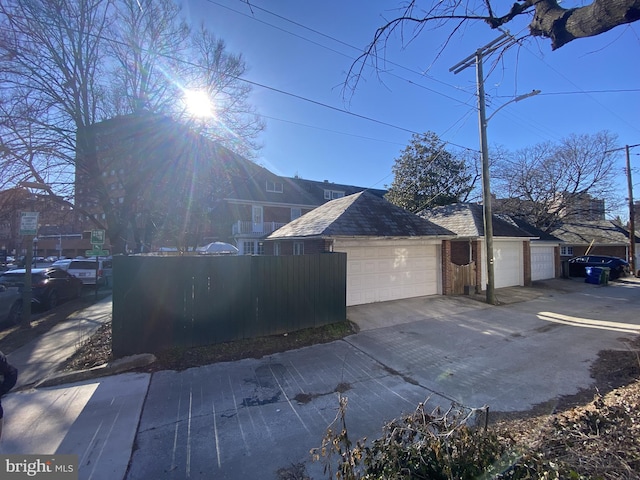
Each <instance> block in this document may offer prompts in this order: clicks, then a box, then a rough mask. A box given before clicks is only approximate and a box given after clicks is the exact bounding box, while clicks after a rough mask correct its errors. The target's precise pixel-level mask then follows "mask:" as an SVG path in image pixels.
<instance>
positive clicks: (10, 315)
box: [0, 283, 22, 325]
mask: <svg viewBox="0 0 640 480" xmlns="http://www.w3.org/2000/svg"><path fill="white" fill-rule="evenodd" d="M21 317H22V290H21V289H20V288H18V287H11V286H8V285H4V284H2V283H0V323H8V324H11V325H16V324H18V323H20V318H21Z"/></svg>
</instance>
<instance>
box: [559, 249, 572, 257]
mask: <svg viewBox="0 0 640 480" xmlns="http://www.w3.org/2000/svg"><path fill="white" fill-rule="evenodd" d="M560 255H561V256H563V257H573V247H570V246H564V247H560Z"/></svg>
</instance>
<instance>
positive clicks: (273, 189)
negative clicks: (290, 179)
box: [266, 180, 284, 193]
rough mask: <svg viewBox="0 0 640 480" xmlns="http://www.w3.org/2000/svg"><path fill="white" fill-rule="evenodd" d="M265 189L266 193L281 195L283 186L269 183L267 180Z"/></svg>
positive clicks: (279, 183)
mask: <svg viewBox="0 0 640 480" xmlns="http://www.w3.org/2000/svg"><path fill="white" fill-rule="evenodd" d="M266 189H267V192H272V193H283V192H284V185H283V184H282V182H274V181H271V180H267V181H266Z"/></svg>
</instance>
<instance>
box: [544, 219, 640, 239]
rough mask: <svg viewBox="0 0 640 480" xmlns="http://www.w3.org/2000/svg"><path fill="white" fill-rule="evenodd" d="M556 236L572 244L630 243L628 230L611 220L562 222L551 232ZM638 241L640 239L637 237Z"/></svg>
mask: <svg viewBox="0 0 640 480" xmlns="http://www.w3.org/2000/svg"><path fill="white" fill-rule="evenodd" d="M551 234H552V235H554V236H555V237H558V238H560V239H561V240H562V241H564V242H565V243H570V244H572V245H589V244H590V243H591V242H593V243H594V244H596V245H626V244H628V243H629V233H628V231H627V230H625V229H624V228H622V227H621V226H619V225H617V224H616V223H615V222H613V221H611V220H599V221H591V222H588V221H583V222H580V221H574V222H567V223H564V224H562V225H561V226H560V227H558V228H556V229H555V230H554V231H552V232H551ZM636 243H640V239H639V238H637V237H636Z"/></svg>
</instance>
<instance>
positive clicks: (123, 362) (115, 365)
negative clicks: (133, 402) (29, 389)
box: [33, 353, 156, 388]
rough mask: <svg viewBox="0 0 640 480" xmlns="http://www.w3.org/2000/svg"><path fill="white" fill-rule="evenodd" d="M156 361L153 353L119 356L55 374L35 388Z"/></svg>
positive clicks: (78, 380) (104, 374)
mask: <svg viewBox="0 0 640 480" xmlns="http://www.w3.org/2000/svg"><path fill="white" fill-rule="evenodd" d="M155 361H156V357H155V355H153V354H151V353H141V354H138V355H130V356H128V357H123V358H119V359H117V360H114V361H113V362H109V363H105V364H104V365H100V366H98V367H93V368H89V369H87V370H78V371H75V372H63V373H56V374H53V375H51V376H49V377H47V378H45V379H43V380H41V381H39V382H37V383H36V384H35V385H33V388H40V387H55V386H58V385H62V384H65V383H75V382H81V381H84V380H90V379H92V378H98V377H105V376H107V375H117V374H119V373H124V372H127V371H129V370H133V369H135V368H140V367H146V366H147V365H151V364H152V363H153V362H155Z"/></svg>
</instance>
